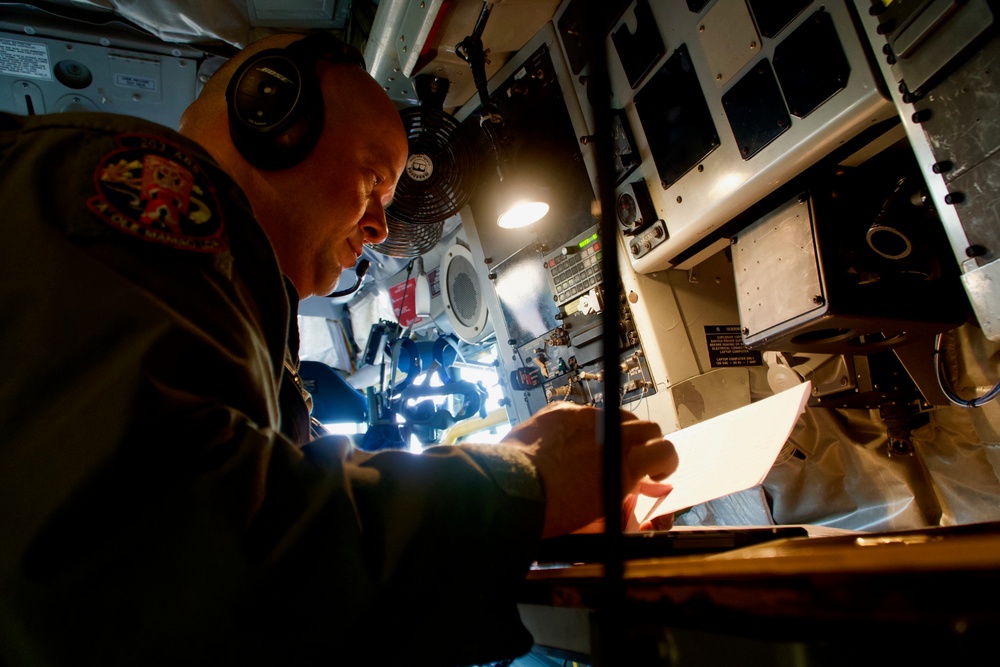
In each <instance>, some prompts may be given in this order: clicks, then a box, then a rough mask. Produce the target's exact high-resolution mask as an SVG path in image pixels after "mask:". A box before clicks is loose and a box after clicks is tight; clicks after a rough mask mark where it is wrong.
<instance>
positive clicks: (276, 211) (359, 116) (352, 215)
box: [250, 63, 408, 298]
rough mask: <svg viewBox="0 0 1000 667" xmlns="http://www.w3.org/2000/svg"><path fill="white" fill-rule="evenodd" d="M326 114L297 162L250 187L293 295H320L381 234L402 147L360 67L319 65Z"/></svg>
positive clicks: (386, 107)
mask: <svg viewBox="0 0 1000 667" xmlns="http://www.w3.org/2000/svg"><path fill="white" fill-rule="evenodd" d="M320 78H321V81H322V82H323V87H324V104H325V106H326V118H325V124H324V128H323V134H322V136H321V137H320V140H319V143H318V144H317V146H316V148H315V149H314V150H313V151H312V153H310V154H309V156H308V157H307V158H306V159H305V160H303V161H302V162H301V163H300V164H298V165H296V166H294V167H292V168H290V169H285V170H282V171H278V172H270V173H268V174H267V175H266V176H265V179H264V180H265V183H264V187H265V188H267V189H270V191H269V192H266V193H260V192H258V193H250V196H251V199H252V200H254V211H255V213H256V214H257V216H258V218H260V220H261V223H262V224H263V225H264V228H265V230H266V231H267V234H268V236H269V238H270V239H271V242H272V244H273V245H274V247H275V252H276V253H277V255H278V261H279V263H280V264H281V268H282V270H283V271H284V272H285V274H286V275H287V276H288V277H289V278H290V279H291V280H292V283H293V284H294V285H295V287H296V289H297V290H298V292H299V295H300V296H301V297H302V298H305V297H307V296H310V295H320V296H322V295H326V294H329V293H330V292H331V291H333V290H334V289H335V287H336V285H337V282H338V280H339V278H340V274H341V272H342V271H344V270H345V269H346V270H350V269H351V268H352V267H353V266H354V265H355V264H356V262H357V260H358V258H359V257H360V255H361V250H362V247H363V246H364V245H365V244H377V243H380V242H382V241H383V240H385V237H386V234H387V228H386V222H385V210H384V209H385V207H386V206H387V205H388V204H389V202H390V201H391V200H392V196H393V193H394V192H395V188H396V182H397V181H398V180H399V176H400V174H402V171H403V168H404V167H405V165H406V158H407V153H408V147H407V141H406V134H405V132H404V130H403V125H402V121H401V120H400V117H399V113H398V112H397V111H396V108H395V106H394V105H393V103H392V101H391V100H390V99H389V98H388V97H387V96H386V95H385V93H384V91H383V90H382V89H381V87H379V86H378V84H377V83H376V82H375V81H374V80H373V79H372V78H371V77H370V76H368V74H366V73H364V72H362V71H361V70H360V69H357V68H354V67H349V66H346V65H337V66H329V65H326V64H325V63H324V64H323V65H321V68H320Z"/></svg>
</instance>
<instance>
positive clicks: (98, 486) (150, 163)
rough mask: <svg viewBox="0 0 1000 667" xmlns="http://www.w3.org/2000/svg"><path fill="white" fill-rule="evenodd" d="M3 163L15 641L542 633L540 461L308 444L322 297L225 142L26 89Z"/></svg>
mask: <svg viewBox="0 0 1000 667" xmlns="http://www.w3.org/2000/svg"><path fill="white" fill-rule="evenodd" d="M0 174H2V175H0V219H2V223H0V228H2V230H3V238H2V239H0V318H2V325H0V378H2V379H0V663H3V661H4V660H6V661H7V663H8V664H10V665H21V664H31V665H36V664H40V665H64V664H66V665H71V664H88V665H130V666H133V665H160V664H171V665H196V664H214V665H229V664H240V665H251V664H262V665H263V664H266V665H298V664H321V663H323V664H383V663H389V662H393V661H398V662H399V664H408V665H410V664H441V665H448V664H468V663H470V662H485V661H487V660H492V659H498V658H501V657H505V656H514V655H518V654H520V653H523V652H525V651H526V650H527V649H528V648H529V647H530V642H531V638H530V635H529V634H528V633H527V631H526V630H525V629H524V627H523V626H522V625H521V623H520V619H519V617H518V614H517V609H516V599H517V598H516V595H517V589H518V585H519V583H520V582H521V581H522V580H523V576H524V573H525V571H526V569H527V567H528V565H529V564H530V562H531V560H532V554H533V550H534V548H535V546H536V544H537V540H538V538H539V535H540V533H541V525H542V521H543V517H544V501H543V499H542V495H541V489H540V483H539V480H538V479H537V477H536V473H535V471H534V470H533V469H532V468H531V466H530V463H529V462H528V460H527V458H526V457H524V455H523V454H522V453H520V452H519V451H517V450H514V449H512V448H510V447H504V446H478V447H477V446H464V445H463V446H456V447H441V448H434V449H431V450H429V451H427V452H426V453H424V454H420V455H414V454H410V453H406V452H398V451H390V452H381V453H378V454H374V455H371V454H366V453H364V452H360V451H354V450H352V449H351V447H350V445H349V443H348V442H347V441H346V440H345V439H343V438H339V437H335V436H327V437H323V438H320V439H317V440H314V441H312V442H309V435H308V428H309V418H308V414H307V408H306V407H305V402H304V401H303V400H302V396H301V395H300V394H299V393H298V391H297V389H296V388H295V387H294V385H292V383H291V382H290V381H289V378H288V376H287V375H286V374H284V373H283V370H282V369H283V366H284V365H285V364H284V362H285V361H286V359H287V360H288V361H289V363H290V365H292V366H293V367H294V365H295V363H296V357H297V353H296V351H295V350H294V347H295V346H296V345H297V342H296V341H295V340H294V327H292V333H293V336H292V339H291V341H290V345H291V346H292V348H293V349H291V350H289V349H288V345H286V343H287V342H289V321H290V320H291V319H293V318H294V315H295V313H294V306H295V304H296V300H297V296H295V294H294V291H291V293H289V291H288V289H287V286H286V282H285V280H284V279H283V276H282V274H281V272H280V270H279V267H278V263H277V260H276V258H275V256H274V253H273V251H272V249H271V247H270V245H269V244H268V242H267V239H266V237H265V235H264V233H263V231H262V229H261V228H260V227H259V225H258V224H257V222H256V221H255V220H254V218H253V216H252V214H251V212H250V207H249V205H248V203H247V201H246V199H245V197H244V195H243V193H242V192H241V191H240V190H239V189H238V187H237V186H236V185H235V184H234V183H233V181H232V180H231V179H230V178H229V177H228V176H227V175H226V174H225V173H223V172H222V171H221V170H220V169H219V167H218V166H217V165H215V163H214V162H213V161H212V159H211V158H210V157H209V156H208V154H207V153H205V152H204V151H203V150H202V149H201V148H200V147H199V146H197V145H195V144H194V143H192V142H190V141H188V140H186V139H185V138H183V137H181V136H180V135H178V134H176V133H174V132H172V131H170V130H167V129H165V128H162V127H159V126H156V125H153V124H150V123H147V122H144V121H141V120H138V119H135V118H127V117H122V116H116V115H112V114H63V115H51V116H36V117H18V116H12V115H7V114H0ZM317 186H318V187H319V184H317ZM358 655H360V656H361V657H360V658H358V659H356V660H349V661H347V662H346V663H345V662H344V658H345V656H358Z"/></svg>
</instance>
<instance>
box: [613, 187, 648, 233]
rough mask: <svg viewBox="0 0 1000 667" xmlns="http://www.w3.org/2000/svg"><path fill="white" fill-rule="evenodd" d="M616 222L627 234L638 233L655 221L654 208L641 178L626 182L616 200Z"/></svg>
mask: <svg viewBox="0 0 1000 667" xmlns="http://www.w3.org/2000/svg"><path fill="white" fill-rule="evenodd" d="M616 208H617V209H618V211H617V212H618V222H619V223H620V224H621V226H622V232H624V233H625V234H627V235H628V236H633V235H635V234H638V233H639V232H641V231H642V230H643V229H645V228H647V227H649V226H650V225H651V224H653V223H654V222H656V219H657V217H656V208H655V207H654V206H653V200H652V199H651V198H650V196H649V188H647V187H646V182H645V181H643V180H636V181H632V182H631V183H626V184H625V185H624V186H623V187H622V192H621V194H620V195H618V201H617V202H616Z"/></svg>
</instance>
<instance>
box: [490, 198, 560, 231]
mask: <svg viewBox="0 0 1000 667" xmlns="http://www.w3.org/2000/svg"><path fill="white" fill-rule="evenodd" d="M548 212H549V205H548V204H546V203H545V202H541V201H519V202H514V204H513V205H512V206H511V207H510V208H508V209H507V210H506V211H504V212H503V213H501V214H500V217H499V218H497V224H498V225H500V226H501V227H503V228H504V229H517V228H518V227H526V226H527V225H530V224H532V223H533V222H538V221H539V220H541V219H542V217H543V216H544V215H545V214H546V213H548Z"/></svg>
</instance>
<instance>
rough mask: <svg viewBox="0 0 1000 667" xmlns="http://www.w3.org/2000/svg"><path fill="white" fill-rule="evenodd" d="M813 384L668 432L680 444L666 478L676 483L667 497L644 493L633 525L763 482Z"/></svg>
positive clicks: (790, 431) (803, 406) (676, 445)
mask: <svg viewBox="0 0 1000 667" xmlns="http://www.w3.org/2000/svg"><path fill="white" fill-rule="evenodd" d="M811 390H812V383H811V382H804V383H802V384H799V385H796V386H794V387H792V388H791V389H786V390H785V391H783V392H781V393H780V394H775V395H774V396H769V397H768V398H765V399H763V400H760V401H757V402H756V403H751V404H750V405H747V406H744V407H742V408H738V409H736V410H732V411H730V412H727V413H725V414H722V415H719V416H718V417H714V418H712V419H709V420H707V421H704V422H701V423H699V424H694V425H693V426H689V427H687V428H684V429H681V430H680V431H675V432H674V433H670V434H668V435H667V436H665V437H666V439H667V440H669V441H670V442H672V443H673V445H674V448H675V449H676V450H677V458H678V464H677V470H675V471H674V473H673V474H672V475H670V477H669V478H668V479H666V480H665V481H666V483H668V484H671V485H672V486H673V487H674V489H673V491H671V492H670V493H669V494H668V495H667V496H666V497H665V498H651V497H649V496H644V495H641V494H640V495H639V497H638V498H637V500H636V504H635V512H634V516H633V517H631V519H630V521H629V528H631V529H635V528H636V527H637V526H638V524H639V523H642V522H643V521H648V520H650V519H652V518H653V517H657V516H660V515H661V514H669V513H671V512H676V511H678V510H682V509H685V508H688V507H692V506H694V505H697V504H699V503H704V502H707V501H709V500H714V499H715V498H721V497H722V496H726V495H729V494H730V493H736V492H737V491H743V490H744V489H749V488H750V487H751V486H754V485H756V484H760V483H761V482H762V481H763V480H764V477H765V476H766V475H767V473H768V471H769V470H770V469H771V466H773V465H774V462H775V460H776V459H777V458H778V454H779V453H780V452H781V448H782V447H784V445H785V442H787V441H788V436H789V435H791V433H792V429H793V428H794V427H795V422H797V421H798V419H799V416H800V415H802V413H803V412H805V408H806V402H807V401H808V400H809V394H810V392H811ZM633 522H635V523H633ZM627 529H628V528H627Z"/></svg>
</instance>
